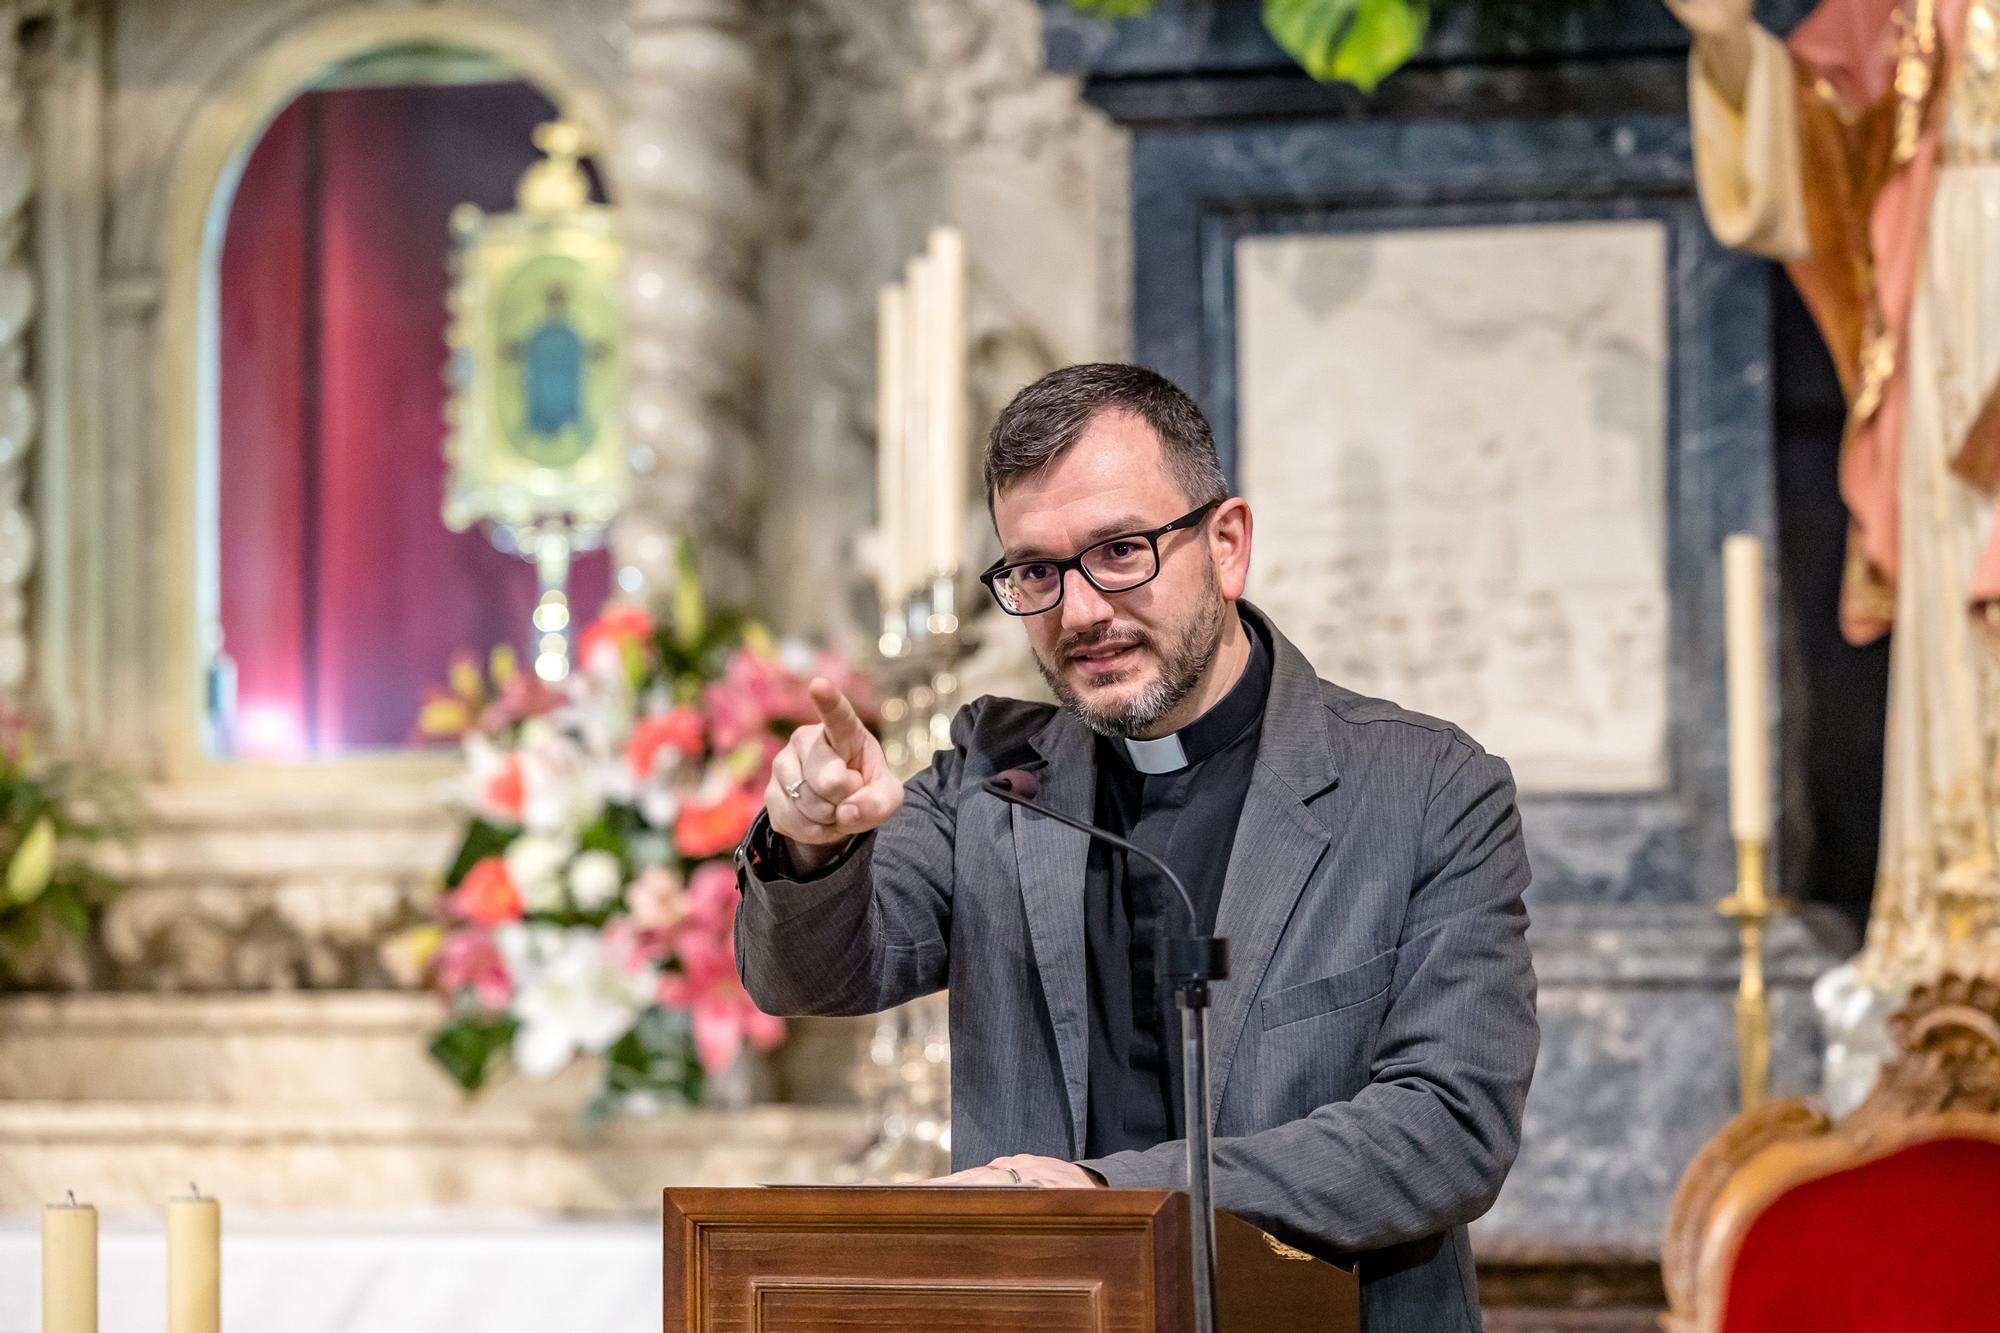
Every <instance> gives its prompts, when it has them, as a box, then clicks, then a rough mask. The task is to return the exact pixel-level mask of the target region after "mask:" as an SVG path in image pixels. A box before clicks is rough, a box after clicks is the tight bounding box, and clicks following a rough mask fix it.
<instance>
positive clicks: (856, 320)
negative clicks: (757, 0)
mask: <svg viewBox="0 0 2000 1333" xmlns="http://www.w3.org/2000/svg"><path fill="white" fill-rule="evenodd" d="M1040 25H1041V19H1040V15H1039V13H1038V12H1037V10H1036V7H1035V5H1034V4H1033V3H1032V0H922V2H920V3H917V4H914V5H912V4H905V3H902V2H901V0H859V2H858V3H856V2H850V0H803V2H802V3H796V4H792V5H787V6H784V7H782V8H781V9H778V10H776V11H774V12H773V36H772V40H773V43H774V45H775V47H776V48H777V49H778V50H779V51H781V52H782V53H783V57H784V58H783V61H782V65H783V68H784V69H785V83H784V87H783V89H782V96H781V98H780V105H779V109H778V114H777V122H776V125H775V126H774V130H775V133H774V148H773V161H774V162H775V163H776V164H777V175H776V180H775V197H774V212H775V215H776V216H777V218H778V219H779V226H780V229H779V232H778V234H777V235H776V236H775V237H774V238H773V246H772V253H771V255H770V257H769V260H768V262H767V266H766V270H765V286H766V289H767V290H768V291H772V292H783V293H784V294H785V299H784V300H783V301H781V302H774V303H773V304H772V306H771V308H770V310H769V312H768V319H769V321H770V327H771V338H770V342H769V347H770V349H771V355H770V360H769V363H768V364H769V366H770V384H769V386H768V388H767V393H766V398H765V407H766V427H765V438H766V441H767V444H768V447H769V449H770V456H771V472H770V486H769V490H768V492H767V496H766V508H765V511H764V513H765V523H764V535H763V538H762V546H761V549H760V553H759V572H760V597H759V605H761V606H767V607H769V608H771V613H772V616H773V619H774V620H775V621H776V622H777V623H779V624H781V625H783V626H784V627H786V628H788V629H793V630H797V631H800V632H807V633H817V634H821V635H825V636H827V637H830V638H832V639H834V640H835V641H838V642H844V643H846V644H849V645H851V646H853V647H855V648H857V649H861V650H863V651H865V649H866V646H867V645H869V644H872V642H873V640H874V637H875V631H876V628H877V621H876V608H875V596H874V590H873V581H872V580H873V573H872V564H871V552H870V549H869V546H868V543H867V542H866V540H865V537H864V534H866V533H867V532H868V531H869V530H870V529H871V528H872V526H873V524H874V521H875V518H874V513H873V508H874V492H873V480H872V477H873V468H874V430H875V425H874V412H875V404H874V382H875V291H876V287H877V285H878V284H880V283H882V282H885V281H888V280H890V279H891V278H893V277H895V276H897V274H898V273H899V272H900V269H901V266H902V264H903V262H904V260H905V259H906V258H908V256H910V255H911V254H913V253H915V252H917V251H918V250H920V249H922V247H923V244H924V236H925V231H926V229H927V228H928V227H929V226H931V225H933V224H936V223H941V222H951V223H954V224H956V225H957V226H958V227H959V228H960V229H961V230H962V231H964V233H965V236H966V249H967V255H968V258H969V267H970V273H969V310H968V320H969V324H968V338H969V342H970V359H971V366H970V375H969V380H970V385H971V395H972V399H973V402H972V411H971V421H972V426H973V433H974V435H975V436H978V435H980V434H982V433H983V431H984V428H985V425H986V423H987V422H988V421H990V420H991V418H992V416H993V414H994V413H995V412H997V411H998V410H999V408H1000V406H1001V405H1002V404H1004V403H1005V402H1006V400H1007V399H1008V398H1009V397H1011V396H1012V394H1013V393H1014V391H1015V390H1016V389H1018V388H1020V387H1021V385H1023V384H1025V383H1027V382H1028V381H1029V380H1030V379H1032V378H1034V377H1035V376H1036V375H1038V374H1040V373H1042V372H1043V371H1045V370H1048V369H1050V368H1052V367H1054V366H1057V365H1061V364H1064V363H1065V362H1070V361H1078V360H1085V359H1089V358H1091V357H1094V356H1102V355H1106V354H1108V353H1109V352H1110V351H1111V349H1112V348H1114V347H1115V346H1117V345H1118V341H1117V340H1116V339H1115V338H1113V337H1109V336H1107V329H1108V328H1109V326H1110V325H1111V323H1112V322H1113V319H1114V318H1117V317H1119V316H1120V314H1121V312H1122V307H1121V306H1120V304H1119V303H1118V302H1117V301H1116V300H1114V299H1111V298H1110V297H1109V296H1107V288H1109V287H1112V286H1115V285H1117V282H1118V281H1119V279H1114V278H1113V277H1112V275H1114V274H1115V275H1122V272H1123V260H1122V254H1121V253H1116V252H1114V251H1113V250H1112V249H1111V248H1109V247H1107V246H1106V245H1105V244H1103V243H1102V239H1101V237H1102V234H1103V233H1104V232H1107V231H1113V230H1115V231H1116V232H1117V233H1118V234H1119V235H1120V236H1121V237H1122V235H1123V227H1122V215H1121V219H1120V221H1119V223H1118V224H1117V225H1115V226H1114V225H1112V223H1111V222H1110V221H1109V219H1108V208H1107V203H1108V201H1110V200H1112V199H1116V200H1118V201H1119V202H1120V204H1121V205H1122V200H1123V195H1124V189H1125V182H1124V179H1123V176H1122V174H1121V173H1120V171H1119V169H1118V168H1119V162H1118V159H1117V144H1118V139H1117V135H1116V133H1115V132H1114V131H1113V130H1111V128H1110V127H1109V126H1108V125H1107V124H1106V123H1105V122H1104V121H1102V120H1101V119H1100V118H1099V117H1097V116H1096V114H1095V113H1093V112H1091V111H1090V110H1089V109H1088V108H1087V107H1085V106H1084V105H1083V103H1082V101H1081V99H1080V98H1079V96H1078V91H1077V84H1076V82H1075V81H1074V80H1071V79H1065V78H1057V77H1052V76H1049V75H1047V74H1045V73H1043V72H1042V69H1041V38H1040V34H1041V26H1040ZM978 447H979V440H978V439H977V438H975V439H973V440H969V441H967V448H968V449H970V450H975V451H976V450H977V448H978ZM977 471H978V469H977V467H976V466H974V467H972V468H970V469H969V472H970V473H972V474H974V475H976V474H977ZM959 518H960V521H961V522H962V524H963V526H964V533H965V538H964V543H963V546H962V549H963V550H964V552H965V559H966V562H967V563H968V565H970V566H971V567H973V568H977V567H979V565H981V564H983V563H984V561H985V559H986V558H987V557H988V556H989V555H990V553H991V550H992V534H991V531H990V528H989V526H988V522H987V518H986V511H985V505H984V502H983V500H982V498H981V497H980V496H979V495H978V494H976V493H974V494H968V495H967V496H966V497H965V500H964V506H963V511H962V513H961V514H960V516H959ZM800 569H813V570H820V571H827V570H837V571H840V572H841V575H840V577H839V579H838V580H837V581H835V580H830V579H828V578H826V577H825V576H823V575H822V576H821V577H819V578H816V579H814V580H811V581H802V580H800V579H799V578H798V576H797V571H798V570H800ZM975 594H976V595H975ZM983 596H984V595H983V594H978V593H977V590H976V589H973V588H970V586H969V585H968V588H967V590H966V596H965V597H964V598H963V605H964V607H965V608H966V610H967V611H968V612H969V614H970V617H971V618H972V623H970V624H968V627H967V628H968V635H969V637H970V638H972V639H973V640H975V641H976V642H978V643H979V645H980V647H979V650H978V652H977V654H976V656H975V658H974V660H973V662H972V663H971V664H970V665H969V667H968V669H967V671H966V673H965V674H966V677H967V682H968V686H969V687H975V688H973V689H972V692H974V693H977V692H979V691H980V690H986V689H992V690H1000V691H1005V692H1015V693H1018V692H1034V691H1036V690H1038V689H1039V685H1038V684H1037V683H1036V680H1035V675H1034V672H1033V669H1032V667H1031V666H1030V665H1029V664H1028V661H1027V658H1026V654H1025V650H1024V649H1023V648H1022V647H1021V640H1020V635H1019V633H1018V631H1017V630H1016V629H1015V628H1014V627H1013V626H1011V625H1006V624H989V623H985V616H986V607H985V606H984V605H983ZM998 619H999V617H997V616H994V617H993V620H995V621H997V620H998Z"/></svg>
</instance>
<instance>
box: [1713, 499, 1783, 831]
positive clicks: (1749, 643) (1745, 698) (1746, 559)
mask: <svg viewBox="0 0 2000 1333" xmlns="http://www.w3.org/2000/svg"><path fill="white" fill-rule="evenodd" d="M1722 593H1723V596H1722V604H1723V626H1724V636H1723V641H1724V645H1725V648H1726V650H1727V655H1728V662H1729V829H1730V832H1731V833H1732V834H1734V835H1735V837H1736V838H1737V840H1738V841H1744V840H1749V839H1754V840H1756V841H1758V842H1763V841H1766V840H1767V839H1769V837H1770V836H1771V756H1770V748H1769V737H1770V727H1769V715H1768V712H1767V710H1766V707H1765V702H1764V690H1765V682H1766V680H1767V679H1768V674H1769V673H1768V668H1767V665H1766V658H1765V654H1764V637H1765V624H1764V546H1763V543H1762V542H1760V541H1758V540H1757V538H1755V537H1753V536H1751V535H1750V534H1749V533H1747V532H1739V533H1737V534H1735V535H1734V536H1732V537H1730V538H1728V539H1727V540H1726V541H1724V542H1723V544H1722Z"/></svg>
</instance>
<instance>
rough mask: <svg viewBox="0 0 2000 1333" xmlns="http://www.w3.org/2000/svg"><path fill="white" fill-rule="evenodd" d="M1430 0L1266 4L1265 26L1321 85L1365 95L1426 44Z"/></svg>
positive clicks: (1268, 0) (1276, 0)
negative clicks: (1339, 85)
mask: <svg viewBox="0 0 2000 1333" xmlns="http://www.w3.org/2000/svg"><path fill="white" fill-rule="evenodd" d="M1429 23H1430V0H1264V27H1265V29H1266V30H1267V31H1268V32H1269V33H1270V34H1271V37H1272V39H1273V40H1274V41H1276V42H1277V43H1278V45H1279V46H1281V47H1283V48H1284V49H1285V51H1286V53H1287V54H1289V55H1290V56H1291V57H1292V59H1294V60H1296V61H1298V62H1299V66H1300V68H1302V69H1304V70H1305V72H1306V73H1308V74H1310V75H1312V77H1313V78H1315V79H1318V80H1319V81H1320V82H1322V83H1329V82H1336V81H1337V82H1341V83H1350V84H1353V85H1354V86H1355V87H1357V88H1359V89H1361V90H1362V91H1363V92H1372V91H1374V89H1375V86H1376V85H1377V84H1379V83H1381V81H1382V80H1383V79H1384V78H1385V77H1387V76H1388V75H1390V74H1392V73H1394V72H1395V71H1396V70H1398V69H1400V68H1402V66H1403V65H1404V64H1405V63H1406V62H1407V61H1408V60H1409V59H1410V57H1411V56H1413V55H1415V54H1416V53H1417V49H1418V48H1419V47H1421V46H1422V45H1423V40H1424V32H1425V29H1426V28H1427V27H1428V26H1429Z"/></svg>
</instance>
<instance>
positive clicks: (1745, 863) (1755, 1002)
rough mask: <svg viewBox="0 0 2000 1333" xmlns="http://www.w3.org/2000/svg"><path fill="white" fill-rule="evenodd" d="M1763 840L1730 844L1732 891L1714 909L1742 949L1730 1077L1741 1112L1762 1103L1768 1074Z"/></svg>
mask: <svg viewBox="0 0 2000 1333" xmlns="http://www.w3.org/2000/svg"><path fill="white" fill-rule="evenodd" d="M1764 862H1765V858H1764V840H1763V839H1762V838H1739V839H1737V842H1736V892H1735V893H1733V894H1731V895H1730V896H1729V897H1727V898H1724V899H1723V900H1722V901H1721V902H1720V903H1718V904H1717V905H1716V910H1717V911H1719V912H1721V913H1722V915H1723V916H1725V917H1728V918H1729V919H1730V920H1732V921H1734V922H1735V923H1736V931H1737V936H1738V939H1739V943H1740V944H1741V946H1742V950H1743V961H1742V975H1741V977H1740V979H1739V980H1738V982H1737V987H1736V1076H1737V1084H1738V1086H1739V1088H1740V1089H1741V1092H1742V1097H1743V1109H1744V1110H1746V1111H1749V1110H1754V1109H1755V1108H1756V1107H1758V1106H1759V1105H1761V1104H1762V1103H1763V1101H1764V1094H1765V1090H1766V1087H1767V1085H1768V1084H1769V1081H1770V1075H1771V1004H1770V1000H1769V999H1768V998H1767V996H1766V994H1765V990H1764V927H1765V925H1766V924H1767V923H1768V922H1769V921H1770V919H1771V916H1772V914H1773V913H1774V912H1775V911H1776V910H1777V909H1778V907H1779V904H1778V903H1776V902H1774V901H1773V900H1772V899H1771V897H1770V896H1769V894H1768V893H1767V891H1766V889H1765V883H1764Z"/></svg>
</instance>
